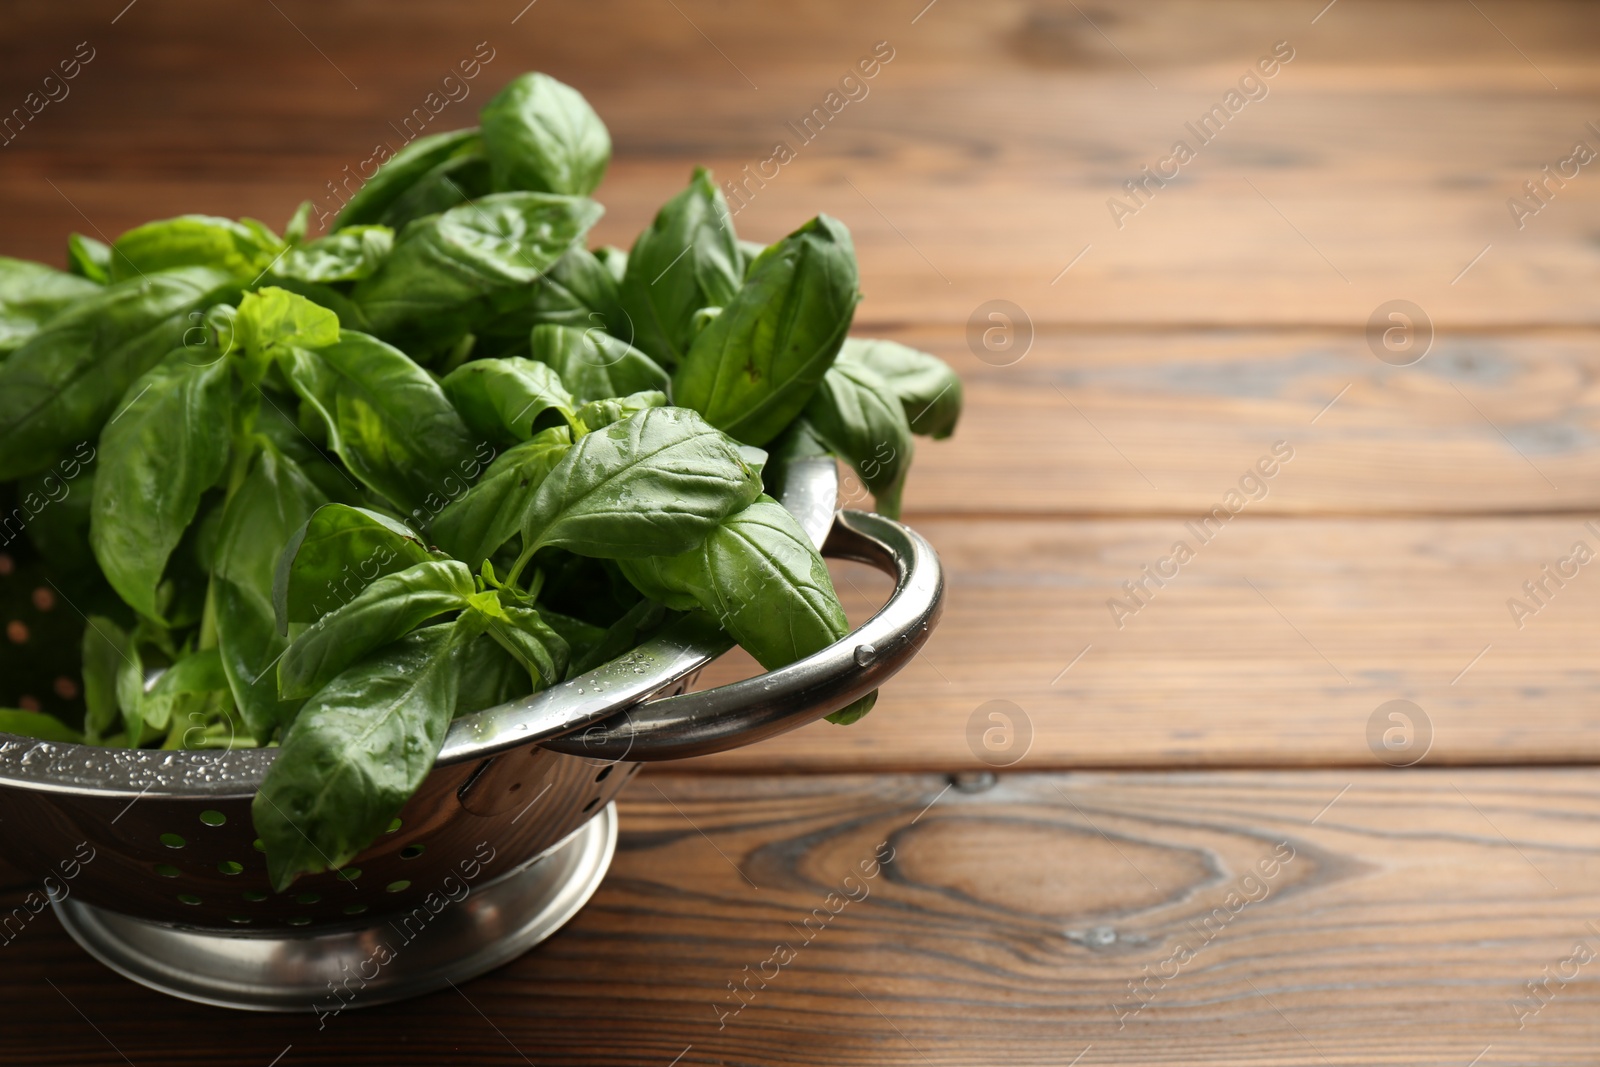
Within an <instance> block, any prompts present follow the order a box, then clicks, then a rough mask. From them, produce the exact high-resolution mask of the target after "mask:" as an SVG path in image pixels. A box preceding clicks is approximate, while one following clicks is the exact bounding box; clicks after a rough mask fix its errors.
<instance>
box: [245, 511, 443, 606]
mask: <svg viewBox="0 0 1600 1067" xmlns="http://www.w3.org/2000/svg"><path fill="white" fill-rule="evenodd" d="M432 558H433V556H432V554H431V553H430V552H429V551H428V548H427V546H426V545H425V544H423V542H422V536H421V535H420V534H418V533H417V532H416V531H415V530H413V529H411V528H410V527H409V526H406V525H405V524H404V523H401V522H398V521H396V520H395V519H391V518H389V517H388V516H387V515H380V514H379V513H378V512H376V511H368V510H367V509H366V508H356V507H350V506H349V505H346V504H324V505H323V506H322V507H319V508H317V509H316V511H315V512H313V513H312V514H311V516H310V517H309V518H308V519H306V520H305V521H304V525H302V526H301V527H300V528H299V529H298V530H296V531H294V532H293V533H292V534H290V535H289V536H288V537H287V538H286V539H285V540H284V542H283V543H282V551H281V552H280V553H276V554H274V556H273V559H274V561H275V564H276V566H275V570H274V573H273V579H272V606H273V614H274V615H275V616H276V617H277V623H278V627H277V629H278V633H280V634H286V633H288V632H289V624H290V623H291V622H316V621H317V620H318V619H320V618H322V616H324V615H326V614H327V613H328V612H330V611H333V610H334V609H336V608H338V607H340V606H342V605H344V604H348V603H349V602H350V601H351V600H353V599H355V597H356V596H357V595H358V594H359V593H360V592H361V591H362V590H363V589H365V588H366V587H367V586H368V585H369V584H371V583H372V582H374V581H376V580H377V579H379V578H382V577H383V576H384V575H386V574H393V573H395V572H396V571H403V570H406V569H407V568H409V567H412V566H415V565H416V564H418V563H426V562H428V560H430V559H432Z"/></svg>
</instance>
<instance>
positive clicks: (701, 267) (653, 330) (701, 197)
mask: <svg viewBox="0 0 1600 1067" xmlns="http://www.w3.org/2000/svg"><path fill="white" fill-rule="evenodd" d="M743 278H744V264H743V262H742V260H741V259H740V255H739V243H738V238H737V237H735V236H734V232H733V217H732V216H731V215H729V214H728V202H727V201H726V200H725V199H724V198H723V196H722V193H721V191H720V190H718V189H717V186H716V183H715V182H713V181H712V180H711V172H710V171H708V170H706V169H705V168H704V167H697V168H696V169H695V172H694V177H693V178H691V179H690V180H689V187H688V188H687V189H685V190H684V191H683V192H681V193H679V194H678V195H677V196H675V197H673V198H672V199H671V200H668V201H667V202H666V204H665V205H663V206H662V208H661V210H660V211H659V212H658V213H657V214H656V217H655V221H654V222H652V223H651V224H650V228H649V229H647V230H645V231H644V232H643V233H641V234H640V235H639V239H638V240H637V241H635V242H634V245H633V251H632V252H630V253H629V254H628V262H627V273H626V274H624V275H623V278H622V306H623V307H624V308H625V309H626V310H627V312H628V316H629V318H630V319H631V321H632V323H633V328H634V331H635V333H634V337H633V343H634V344H635V345H636V346H638V347H639V348H640V349H642V350H643V351H644V352H647V353H648V354H650V355H651V356H653V357H655V358H656V359H657V360H660V361H661V362H662V363H664V364H666V365H667V366H669V367H670V366H676V365H677V364H678V363H679V362H680V361H681V360H682V359H683V358H684V355H685V353H687V352H688V351H689V346H690V343H691V342H692V341H693V340H694V336H695V331H694V314H695V312H696V311H699V310H700V309H701V308H705V307H722V306H724V305H726V304H727V303H728V302H729V301H731V300H732V299H733V297H734V294H735V293H737V292H738V291H739V286H740V283H741V282H742V280H743Z"/></svg>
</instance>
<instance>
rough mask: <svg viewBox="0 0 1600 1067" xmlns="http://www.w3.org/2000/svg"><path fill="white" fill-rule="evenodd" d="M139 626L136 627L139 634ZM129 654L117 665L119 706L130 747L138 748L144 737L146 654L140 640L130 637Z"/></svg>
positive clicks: (127, 650)
mask: <svg viewBox="0 0 1600 1067" xmlns="http://www.w3.org/2000/svg"><path fill="white" fill-rule="evenodd" d="M137 633H138V628H136V629H135V636H137ZM126 652H127V655H126V656H124V657H123V660H122V663H121V664H120V665H119V666H118V667H117V707H119V708H121V709H122V727H123V732H124V733H125V734H126V735H127V738H128V747H129V748H138V747H139V745H140V743H141V741H142V740H143V738H144V692H145V677H144V656H143V655H141V654H140V652H139V642H138V641H137V640H136V639H134V638H133V637H130V638H129V640H128V647H127V649H126Z"/></svg>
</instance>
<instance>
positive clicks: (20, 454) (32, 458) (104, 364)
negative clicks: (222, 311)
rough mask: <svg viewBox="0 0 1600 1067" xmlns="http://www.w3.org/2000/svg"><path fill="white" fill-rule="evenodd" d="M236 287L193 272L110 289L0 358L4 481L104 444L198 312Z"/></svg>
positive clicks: (209, 273)
mask: <svg viewBox="0 0 1600 1067" xmlns="http://www.w3.org/2000/svg"><path fill="white" fill-rule="evenodd" d="M233 284H234V283H232V282H231V281H230V279H229V278H228V277H227V276H226V275H225V274H221V273H219V272H217V271H213V270H209V269H205V268H191V269H189V270H182V271H172V272H169V273H165V274H156V275H152V276H151V277H150V278H149V279H148V280H144V279H135V280H133V281H128V282H122V283H120V284H117V285H111V286H107V287H106V288H104V289H101V290H100V291H99V292H98V293H94V294H92V295H90V296H88V297H85V298H84V299H83V300H80V301H78V302H77V303H75V304H73V305H72V306H71V307H69V308H68V309H67V310H65V311H63V312H62V313H61V314H60V315H58V316H56V317H55V318H54V319H52V320H51V321H50V323H49V324H48V325H46V326H44V327H43V328H41V329H40V330H39V332H37V333H35V334H34V335H33V336H32V337H30V338H29V339H28V341H27V342H26V343H25V344H23V346H22V347H21V348H19V349H17V350H16V351H15V352H13V353H11V355H10V357H9V358H7V359H6V361H5V362H4V363H0V481H6V480H10V479H13V478H16V477H19V476H21V475H24V474H29V473H31V472H33V471H36V470H41V469H43V468H45V467H48V466H49V465H50V464H51V463H52V462H53V461H54V459H55V457H56V455H57V454H58V453H60V452H62V451H65V450H68V449H71V448H73V447H74V446H75V445H79V444H81V443H83V442H86V441H92V440H94V438H95V436H96V435H97V434H98V433H99V432H100V427H101V425H102V424H104V423H105V421H106V420H107V419H108V418H110V417H111V416H112V415H113V414H115V413H116V412H117V411H118V410H119V403H118V402H119V401H120V400H122V398H123V396H124V394H126V393H127V391H128V386H129V385H131V384H132V383H133V380H134V379H135V378H138V377H139V376H140V375H142V374H144V373H145V372H146V371H148V370H149V369H150V368H151V367H153V366H155V364H156V363H157V362H159V361H160V359H161V358H162V357H163V356H165V355H166V354H167V353H168V352H170V351H171V350H172V349H173V348H175V347H177V346H178V345H180V344H182V343H183V340H184V337H185V332H186V331H190V330H192V329H193V327H194V326H195V320H194V319H191V318H190V317H189V313H190V312H191V311H193V310H195V309H196V308H201V307H209V306H211V305H212V304H214V303H217V302H218V301H219V300H221V299H223V298H224V296H225V295H226V294H227V293H228V292H229V290H230V289H231V288H232V287H233ZM197 317H198V316H197Z"/></svg>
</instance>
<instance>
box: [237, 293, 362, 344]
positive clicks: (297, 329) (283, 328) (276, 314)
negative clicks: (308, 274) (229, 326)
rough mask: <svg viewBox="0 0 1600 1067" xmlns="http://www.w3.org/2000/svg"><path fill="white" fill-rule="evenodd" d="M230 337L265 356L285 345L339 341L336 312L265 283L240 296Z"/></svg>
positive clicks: (335, 342) (336, 342)
mask: <svg viewBox="0 0 1600 1067" xmlns="http://www.w3.org/2000/svg"><path fill="white" fill-rule="evenodd" d="M233 339H234V340H235V341H236V342H237V343H238V344H239V345H240V346H241V347H242V348H244V349H245V350H247V351H249V352H253V353H259V354H260V355H262V356H265V357H270V356H273V355H276V354H277V353H278V352H280V351H282V350H285V349H288V348H324V347H326V346H328V345H333V344H338V343H339V316H338V315H336V314H335V313H333V312H332V311H329V310H328V309H327V308H325V307H322V306H321V305H319V304H317V303H315V302H313V301H311V300H308V299H306V298H305V297H303V296H300V295H299V294H297V293H291V292H289V291H288V290H287V289H281V288H278V287H277V286H270V285H269V286H264V287H262V288H261V289H258V290H256V291H255V292H252V293H245V294H244V296H243V297H242V298H241V299H240V301H239V309H238V312H237V313H236V314H235V316H234V320H233Z"/></svg>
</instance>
